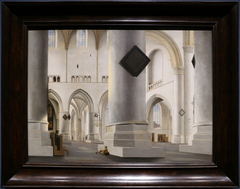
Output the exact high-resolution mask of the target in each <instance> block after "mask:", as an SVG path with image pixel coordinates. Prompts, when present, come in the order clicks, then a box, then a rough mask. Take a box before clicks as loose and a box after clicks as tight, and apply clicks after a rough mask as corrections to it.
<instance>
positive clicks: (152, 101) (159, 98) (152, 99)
mask: <svg viewBox="0 0 240 189" xmlns="http://www.w3.org/2000/svg"><path fill="white" fill-rule="evenodd" d="M159 102H161V104H163V105H164V106H165V107H167V108H168V109H169V113H170V115H171V114H172V107H171V105H170V103H169V102H168V100H167V99H166V98H165V97H163V96H162V95H160V94H154V95H152V96H151V97H150V98H149V99H148V101H147V105H146V118H147V119H148V116H149V113H150V110H151V108H153V106H154V105H155V104H156V103H159Z"/></svg>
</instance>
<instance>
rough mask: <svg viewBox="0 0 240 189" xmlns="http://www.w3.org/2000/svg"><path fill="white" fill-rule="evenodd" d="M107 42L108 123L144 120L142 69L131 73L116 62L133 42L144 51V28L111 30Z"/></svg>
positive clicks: (143, 77)
mask: <svg viewBox="0 0 240 189" xmlns="http://www.w3.org/2000/svg"><path fill="white" fill-rule="evenodd" d="M109 33H110V44H109V84H108V86H109V87H108V99H109V100H108V106H109V125H113V124H116V123H136V122H142V123H143V122H145V95H146V94H145V93H146V89H145V79H146V78H145V77H146V76H145V70H143V72H142V73H141V74H140V75H139V76H138V77H133V76H131V75H130V74H129V73H128V72H127V71H126V70H125V69H124V68H123V67H122V66H121V65H120V64H119V61H120V60H121V59H122V58H123V57H124V56H125V55H126V53H127V52H128V51H129V50H130V49H131V48H132V47H133V46H134V45H137V46H138V47H139V48H140V49H141V50H142V51H143V52H145V45H146V44H145V31H139V30H137V31H131V30H120V31H119V30H111V31H110V32H109Z"/></svg>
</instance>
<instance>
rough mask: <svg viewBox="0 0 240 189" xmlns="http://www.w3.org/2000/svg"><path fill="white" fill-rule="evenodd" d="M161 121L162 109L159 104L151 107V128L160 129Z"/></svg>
mask: <svg viewBox="0 0 240 189" xmlns="http://www.w3.org/2000/svg"><path fill="white" fill-rule="evenodd" d="M161 120H162V108H161V106H160V104H159V103H157V104H156V105H155V106H154V107H153V127H160V126H161Z"/></svg>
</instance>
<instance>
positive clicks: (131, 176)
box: [1, 0, 239, 188]
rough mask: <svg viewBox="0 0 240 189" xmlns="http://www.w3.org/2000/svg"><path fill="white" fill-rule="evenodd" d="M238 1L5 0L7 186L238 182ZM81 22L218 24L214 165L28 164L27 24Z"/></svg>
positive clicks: (104, 25)
mask: <svg viewBox="0 0 240 189" xmlns="http://www.w3.org/2000/svg"><path fill="white" fill-rule="evenodd" d="M238 6H239V4H238V2H158V1H146V2H143V1H117V0H115V1H104V0H103V1H100V0H97V1H82V2H81V1H79V2H46V1H45V2H3V3H2V62H1V63H2V64H1V66H2V94H1V95H2V96H1V101H2V115H1V119H2V186H3V187H25V188H27V187H58V188H60V187H75V188H76V187H79V188H80V187H110V188H114V187H143V188H147V187H168V188H174V187H184V188H186V187H205V188H210V187H213V188H215V187H219V188H224V187H225V188H234V187H237V186H238V185H239V173H238V167H239V166H238V149H239V146H238V145H239V144H238V140H239V136H238V135H239V132H238V123H239V121H238V115H239V114H238V113H239V109H238V105H239V100H238V98H239V96H238V95H239V85H238V84H239V80H238V79H239V78H238V70H239V67H238V53H239V52H238V41H239V40H238V37H239V29H238V28H239V26H238ZM99 10H101V11H99ZM133 10H134V11H133ZM77 28H86V29H144V30H146V29H179V30H180V29H181V30H182V29H184V30H203V29H209V30H212V31H213V160H212V163H211V164H209V165H175V164H172V165H168V164H167V165H159V166H155V167H151V166H150V165H148V164H147V163H146V164H145V165H142V166H137V167H136V166H133V165H125V166H121V165H118V166H117V165H116V166H113V165H109V166H108V165H104V166H103V165H94V166H84V165H78V166H76V165H74V166H73V165H67V166H66V165H64V166H63V165H62V166H61V165H55V164H49V165H46V164H38V165H30V164H27V161H28V136H27V39H28V30H30V29H34V30H41V29H77Z"/></svg>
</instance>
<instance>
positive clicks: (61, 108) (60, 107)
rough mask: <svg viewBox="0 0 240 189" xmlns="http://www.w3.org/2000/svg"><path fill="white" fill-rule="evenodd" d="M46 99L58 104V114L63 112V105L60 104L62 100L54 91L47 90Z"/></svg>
mask: <svg viewBox="0 0 240 189" xmlns="http://www.w3.org/2000/svg"><path fill="white" fill-rule="evenodd" d="M48 97H49V98H52V99H54V100H55V101H57V102H58V104H59V109H60V112H62V111H63V103H62V99H61V97H60V96H59V94H58V93H57V92H56V91H54V90H53V89H48Z"/></svg>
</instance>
